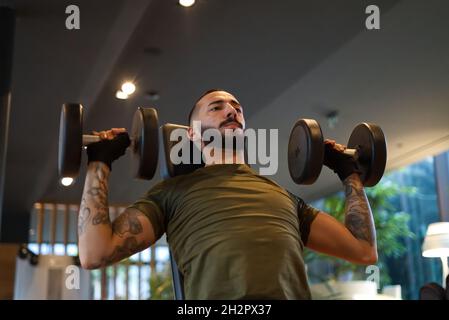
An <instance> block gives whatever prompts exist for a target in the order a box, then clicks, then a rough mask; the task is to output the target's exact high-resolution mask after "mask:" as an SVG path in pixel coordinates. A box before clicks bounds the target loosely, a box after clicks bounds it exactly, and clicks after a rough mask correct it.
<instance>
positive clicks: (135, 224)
mask: <svg viewBox="0 0 449 320" xmlns="http://www.w3.org/2000/svg"><path fill="white" fill-rule="evenodd" d="M139 216H143V214H142V213H140V212H134V211H131V212H129V211H125V212H124V213H122V214H121V215H120V216H118V217H117V219H115V220H114V222H113V224H112V230H113V232H114V233H115V234H117V235H118V236H119V237H121V238H123V236H124V235H125V233H127V232H129V233H131V234H133V235H137V234H139V233H142V231H143V227H142V224H141V223H140V221H139V218H138V217H139Z"/></svg>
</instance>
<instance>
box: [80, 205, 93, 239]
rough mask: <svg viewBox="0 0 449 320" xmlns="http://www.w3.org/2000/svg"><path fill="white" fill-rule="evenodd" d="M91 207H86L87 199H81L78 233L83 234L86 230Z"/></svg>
mask: <svg viewBox="0 0 449 320" xmlns="http://www.w3.org/2000/svg"><path fill="white" fill-rule="evenodd" d="M89 217H90V209H89V208H87V207H86V199H84V198H83V200H81V210H80V214H79V216H78V234H79V235H82V234H83V233H84V230H86V225H87V223H88V222H89Z"/></svg>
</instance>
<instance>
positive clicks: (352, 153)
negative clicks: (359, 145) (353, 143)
mask: <svg viewBox="0 0 449 320" xmlns="http://www.w3.org/2000/svg"><path fill="white" fill-rule="evenodd" d="M343 153H344V154H347V155H348V156H351V157H356V156H357V155H358V152H357V149H345V151H343Z"/></svg>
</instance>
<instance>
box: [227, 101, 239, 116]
mask: <svg viewBox="0 0 449 320" xmlns="http://www.w3.org/2000/svg"><path fill="white" fill-rule="evenodd" d="M225 110H226V118H231V117H232V118H235V117H236V116H237V110H236V109H235V108H234V107H233V106H232V105H231V104H229V103H227V104H226V109H225Z"/></svg>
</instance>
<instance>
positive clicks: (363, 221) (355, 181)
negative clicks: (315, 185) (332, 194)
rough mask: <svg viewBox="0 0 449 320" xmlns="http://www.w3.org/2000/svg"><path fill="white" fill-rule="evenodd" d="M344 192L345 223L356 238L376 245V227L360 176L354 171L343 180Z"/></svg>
mask: <svg viewBox="0 0 449 320" xmlns="http://www.w3.org/2000/svg"><path fill="white" fill-rule="evenodd" d="M343 184H344V186H345V194H346V210H345V225H346V228H347V229H348V230H349V231H350V232H351V233H352V234H353V235H354V237H355V238H357V239H358V240H364V241H366V242H368V243H369V244H370V246H372V247H376V229H375V226H374V221H373V215H372V213H371V208H370V205H369V202H368V199H367V198H366V195H365V190H364V189H363V184H362V182H361V180H360V177H359V176H358V175H357V174H356V173H354V174H351V175H350V176H349V177H347V178H346V179H345V180H344V182H343Z"/></svg>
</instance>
